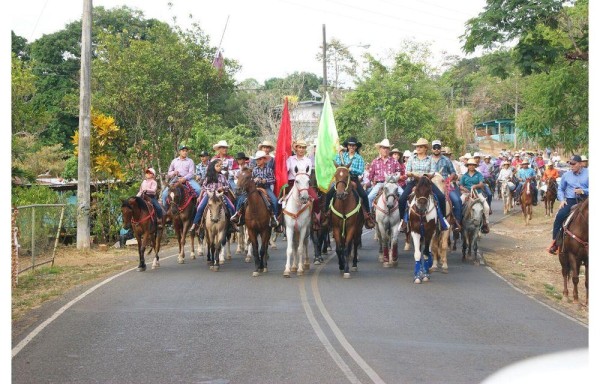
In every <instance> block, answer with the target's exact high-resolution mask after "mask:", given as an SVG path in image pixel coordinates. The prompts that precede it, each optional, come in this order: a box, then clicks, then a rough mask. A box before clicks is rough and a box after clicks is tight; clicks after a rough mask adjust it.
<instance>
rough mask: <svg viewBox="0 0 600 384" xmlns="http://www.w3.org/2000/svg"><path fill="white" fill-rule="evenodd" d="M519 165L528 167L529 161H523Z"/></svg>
mask: <svg viewBox="0 0 600 384" xmlns="http://www.w3.org/2000/svg"><path fill="white" fill-rule="evenodd" d="M521 165H529V161H527V160H523V161H521Z"/></svg>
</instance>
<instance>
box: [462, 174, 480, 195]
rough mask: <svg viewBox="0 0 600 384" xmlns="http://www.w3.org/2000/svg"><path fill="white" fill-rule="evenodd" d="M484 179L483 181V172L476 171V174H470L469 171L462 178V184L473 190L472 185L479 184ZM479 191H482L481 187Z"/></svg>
mask: <svg viewBox="0 0 600 384" xmlns="http://www.w3.org/2000/svg"><path fill="white" fill-rule="evenodd" d="M482 181H483V175H482V174H481V172H479V171H475V174H474V175H473V176H471V175H469V172H466V173H465V174H464V175H462V177H461V178H460V185H462V186H463V187H465V188H467V189H468V190H471V187H472V186H474V185H475V184H479V183H481V182H482ZM477 191H478V192H482V191H481V188H477Z"/></svg>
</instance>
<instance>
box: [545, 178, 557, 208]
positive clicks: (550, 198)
mask: <svg viewBox="0 0 600 384" xmlns="http://www.w3.org/2000/svg"><path fill="white" fill-rule="evenodd" d="M546 186H547V188H548V189H547V190H546V193H545V194H544V207H545V208H546V216H550V217H552V215H554V202H555V201H556V197H557V195H558V183H557V182H556V179H555V178H554V177H551V178H549V179H548V181H547V182H546Z"/></svg>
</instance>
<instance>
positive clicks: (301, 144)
mask: <svg viewBox="0 0 600 384" xmlns="http://www.w3.org/2000/svg"><path fill="white" fill-rule="evenodd" d="M293 146H294V150H295V152H296V154H295V155H292V156H290V157H288V158H287V160H286V162H285V164H286V167H287V171H288V182H287V186H286V188H285V195H287V194H288V193H290V191H291V190H292V188H293V187H294V184H295V183H296V170H298V172H303V170H305V169H307V168H308V169H309V170H312V168H313V165H312V160H311V159H310V158H309V157H308V156H306V147H307V146H308V144H307V143H306V141H305V140H303V139H299V140H297V141H296V142H295V143H294V145H293ZM310 173H311V171H309V172H308V174H309V176H310ZM308 195H309V196H310V198H311V200H312V201H313V205H312V213H314V214H316V215H318V214H319V212H320V207H319V204H318V201H319V196H317V192H316V191H315V190H314V188H312V187H309V188H308ZM283 208H285V207H283ZM279 215H280V216H279V218H278V221H279V222H280V223H281V224H283V215H282V213H280V214H279Z"/></svg>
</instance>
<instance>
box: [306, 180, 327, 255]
mask: <svg viewBox="0 0 600 384" xmlns="http://www.w3.org/2000/svg"><path fill="white" fill-rule="evenodd" d="M310 185H311V187H313V188H315V189H316V191H317V196H318V201H313V205H314V204H319V208H320V209H319V214H318V215H315V218H314V219H315V220H316V223H315V225H312V226H311V229H310V239H311V241H312V243H313V250H314V254H315V255H314V264H315V265H320V264H321V263H323V254H327V252H328V248H330V247H331V241H330V238H329V232H330V229H331V225H330V224H329V223H323V220H322V219H323V212H325V210H326V208H327V207H326V206H325V204H326V201H327V196H326V194H325V193H323V192H322V191H321V190H320V189H319V188H318V185H317V179H316V176H315V171H314V169H313V170H312V171H311V173H310Z"/></svg>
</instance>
